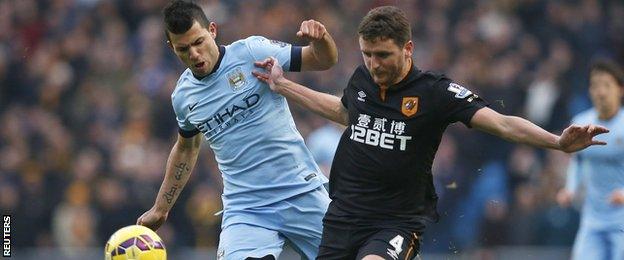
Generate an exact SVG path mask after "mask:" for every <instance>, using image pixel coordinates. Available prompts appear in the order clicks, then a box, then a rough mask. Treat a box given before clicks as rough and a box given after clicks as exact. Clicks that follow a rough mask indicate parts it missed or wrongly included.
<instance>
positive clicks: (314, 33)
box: [297, 20, 327, 42]
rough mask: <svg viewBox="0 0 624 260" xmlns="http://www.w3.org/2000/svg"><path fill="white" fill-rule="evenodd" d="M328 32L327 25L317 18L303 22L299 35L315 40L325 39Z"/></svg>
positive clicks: (308, 39) (311, 40) (310, 40)
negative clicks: (316, 19)
mask: <svg viewBox="0 0 624 260" xmlns="http://www.w3.org/2000/svg"><path fill="white" fill-rule="evenodd" d="M326 33H327V30H326V29H325V25H323V24H322V23H320V22H317V21H315V20H307V21H303V22H301V27H300V28H299V31H298V32H297V37H299V38H303V39H305V40H307V41H309V42H313V41H318V40H321V39H323V37H324V36H325V34H326Z"/></svg>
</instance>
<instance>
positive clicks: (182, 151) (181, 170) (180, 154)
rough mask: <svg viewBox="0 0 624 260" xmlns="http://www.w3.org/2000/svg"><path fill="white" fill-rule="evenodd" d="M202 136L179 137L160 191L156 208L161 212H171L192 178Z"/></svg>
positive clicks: (170, 156) (170, 155) (155, 204)
mask: <svg viewBox="0 0 624 260" xmlns="http://www.w3.org/2000/svg"><path fill="white" fill-rule="evenodd" d="M200 144H201V134H198V135H196V136H194V137H192V138H183V137H181V136H178V141H177V142H176V143H175V145H174V146H173V148H172V149H171V153H170V154H169V159H168V160H167V166H166V169H165V178H164V180H163V182H162V185H161V186H160V190H159V191H158V196H157V197H156V202H155V203H154V207H155V209H156V210H158V211H161V212H169V211H170V210H171V208H172V207H173V204H174V203H175V201H176V200H177V199H178V196H179V195H180V193H181V192H182V189H184V186H185V185H186V182H187V181H188V179H189V177H190V176H191V171H192V170H193V167H194V166H195V162H197V155H198V154H199V147H200Z"/></svg>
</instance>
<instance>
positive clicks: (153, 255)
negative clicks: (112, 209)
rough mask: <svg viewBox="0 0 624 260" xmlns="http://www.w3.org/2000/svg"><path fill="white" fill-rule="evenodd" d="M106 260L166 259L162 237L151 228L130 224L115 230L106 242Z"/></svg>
mask: <svg viewBox="0 0 624 260" xmlns="http://www.w3.org/2000/svg"><path fill="white" fill-rule="evenodd" d="M104 254H105V257H104V259H106V260H166V259H167V251H166V250H165V244H164V243H163V242H162V239H160V237H159V236H158V235H157V234H156V232H154V231H152V230H151V229H149V228H147V227H144V226H140V225H132V226H127V227H124V228H121V229H119V230H117V231H116V232H115V233H114V234H113V235H112V236H111V237H110V238H109V239H108V242H106V247H105V248H104Z"/></svg>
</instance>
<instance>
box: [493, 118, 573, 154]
mask: <svg viewBox="0 0 624 260" xmlns="http://www.w3.org/2000/svg"><path fill="white" fill-rule="evenodd" d="M503 121H504V124H505V126H506V127H505V128H504V129H505V131H504V132H503V134H502V135H500V136H501V137H502V138H504V139H506V140H509V141H512V142H515V143H521V144H527V145H531V146H535V147H540V148H548V149H557V150H560V149H561V148H560V146H559V142H558V140H559V136H557V135H555V134H552V133H550V132H548V131H546V130H544V129H543V128H541V127H539V126H537V125H536V124H534V123H532V122H531V121H529V120H526V119H524V118H521V117H517V116H504V117H503Z"/></svg>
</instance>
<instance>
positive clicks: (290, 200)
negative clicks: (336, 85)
mask: <svg viewBox="0 0 624 260" xmlns="http://www.w3.org/2000/svg"><path fill="white" fill-rule="evenodd" d="M163 13H164V22H165V26H166V35H167V38H168V40H169V45H170V47H171V48H172V49H173V52H174V53H175V54H176V55H177V56H178V57H179V58H180V60H181V61H182V62H183V63H184V64H185V65H186V66H187V67H188V69H186V70H185V71H184V72H183V73H182V75H181V76H180V79H179V80H178V82H177V85H176V88H175V90H174V91H173V94H172V95H171V99H172V103H173V109H174V111H175V114H176V119H177V122H178V126H179V135H178V139H177V142H176V143H175V145H174V146H173V149H172V150H171V154H170V155H169V159H168V161H167V166H166V172H165V177H164V180H163V183H162V186H161V187H160V190H159V192H158V195H157V197H156V201H155V203H154V206H153V207H152V208H151V209H150V210H149V211H147V212H146V213H144V214H143V215H142V216H141V217H139V219H138V220H137V222H138V224H141V225H145V226H148V227H150V228H152V229H154V230H155V229H157V228H158V227H160V225H161V224H162V223H163V222H164V221H165V220H166V218H167V215H168V213H169V211H170V209H171V207H172V206H173V204H174V203H175V201H176V199H177V197H178V195H179V194H180V193H181V191H182V189H183V188H184V185H185V184H186V182H187V180H188V178H189V175H190V173H191V171H192V169H193V166H194V165H195V162H196V160H197V155H198V153H199V149H200V144H201V140H202V135H203V137H204V138H205V140H206V141H207V142H208V144H209V145H210V148H211V149H212V150H213V151H214V153H215V157H216V160H217V162H218V165H219V170H220V171H221V173H222V176H223V195H222V201H223V221H222V231H221V235H220V242H219V249H218V258H219V259H275V258H277V257H278V256H279V254H280V252H281V250H282V247H283V245H284V243H285V242H286V241H288V242H289V243H290V244H291V245H292V246H293V247H294V249H295V250H296V251H298V252H299V253H300V254H301V256H302V258H306V259H314V258H316V255H317V251H318V246H319V243H320V240H321V231H322V218H323V215H324V213H325V211H326V210H327V206H328V205H329V197H328V194H327V191H326V190H325V188H324V185H323V184H325V183H327V178H325V177H324V175H323V174H322V173H321V171H320V170H319V168H318V166H317V165H316V163H315V162H314V160H313V157H312V155H311V153H310V151H309V150H308V149H307V148H306V146H305V144H304V141H303V138H302V137H301V135H300V134H299V132H298V131H297V129H296V127H295V123H294V121H293V118H292V115H291V114H290V111H289V108H288V105H287V103H286V100H285V98H284V97H283V96H281V95H279V94H276V93H274V92H272V91H271V90H270V88H269V86H267V84H265V83H263V82H261V81H259V80H258V79H256V78H255V77H253V76H252V74H251V71H252V69H253V68H254V61H257V60H263V59H265V58H267V57H270V56H276V57H279V58H280V60H281V61H282V63H281V64H280V65H282V66H283V67H284V68H288V69H289V70H290V71H299V70H325V69H328V68H330V67H331V66H332V65H334V64H335V63H336V62H337V50H336V46H335V43H334V41H333V39H332V38H331V36H330V35H329V33H328V32H327V31H326V29H325V27H324V26H323V25H322V24H321V23H319V22H317V21H314V20H308V21H304V22H302V23H301V26H300V31H299V32H297V36H299V37H303V38H305V39H307V40H309V42H310V44H309V45H308V46H305V47H296V46H292V45H290V44H287V43H283V42H279V41H274V40H268V39H266V38H263V37H259V36H252V37H249V38H246V39H243V40H239V41H236V42H234V43H232V44H230V45H227V46H219V45H217V44H216V43H215V37H216V36H217V26H216V24H215V23H213V22H210V21H208V19H207V17H206V15H205V14H204V12H203V11H202V10H201V8H200V7H198V6H197V5H195V4H193V3H189V2H183V1H174V2H172V3H170V4H169V5H168V6H167V7H165V9H164V11H163Z"/></svg>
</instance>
